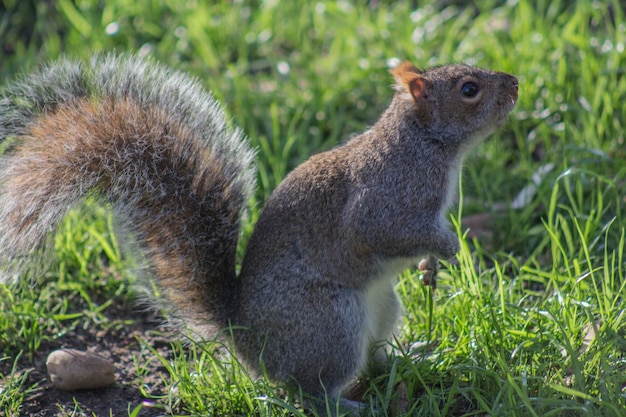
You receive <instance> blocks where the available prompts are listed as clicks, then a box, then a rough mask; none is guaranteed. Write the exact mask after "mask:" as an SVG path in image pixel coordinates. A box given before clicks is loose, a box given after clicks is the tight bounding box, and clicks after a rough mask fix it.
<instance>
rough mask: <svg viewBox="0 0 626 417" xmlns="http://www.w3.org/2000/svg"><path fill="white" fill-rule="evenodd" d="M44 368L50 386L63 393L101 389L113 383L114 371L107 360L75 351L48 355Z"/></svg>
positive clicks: (64, 350)
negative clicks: (50, 382) (48, 376)
mask: <svg viewBox="0 0 626 417" xmlns="http://www.w3.org/2000/svg"><path fill="white" fill-rule="evenodd" d="M46 368H47V369H48V374H49V375H50V380H51V381H52V385H54V386H55V387H56V388H58V389H60V390H63V391H74V390H79V389H96V388H102V387H106V386H108V385H111V384H112V383H113V382H115V369H114V368H113V364H112V363H111V362H110V361H109V360H107V359H105V358H103V357H101V356H98V355H96V354H94V353H89V352H83V351H80V350H76V349H59V350H55V351H54V352H52V353H50V354H49V355H48V359H47V360H46Z"/></svg>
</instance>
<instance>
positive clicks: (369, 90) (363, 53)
mask: <svg viewBox="0 0 626 417" xmlns="http://www.w3.org/2000/svg"><path fill="white" fill-rule="evenodd" d="M411 3H413V2H387V1H382V2H370V3H369V4H367V3H365V2H347V1H338V2H331V1H318V2H295V1H278V0H274V1H265V2H257V1H233V2H230V1H229V2H209V1H198V2H182V1H173V0H171V1H165V2H162V1H145V2H133V1H129V0H112V1H107V2H106V6H102V5H103V4H104V3H103V2H98V1H94V0H74V1H72V0H57V1H56V2H25V1H4V2H3V3H2V4H3V5H4V6H0V7H4V8H0V39H2V41H0V43H2V46H3V48H2V50H3V51H4V52H3V53H2V54H0V55H1V56H0V77H1V78H0V79H2V80H4V79H5V78H7V77H12V76H13V75H14V74H15V73H16V72H17V71H18V70H20V71H21V70H23V69H26V68H28V67H30V66H33V65H36V64H37V63H39V62H42V61H45V60H48V59H52V58H55V57H57V56H59V55H60V54H69V55H72V56H78V57H85V56H88V55H89V54H90V53H92V52H94V51H103V50H117V51H122V50H135V51H140V53H142V54H149V55H152V56H154V57H155V58H156V59H158V60H160V61H163V62H165V63H168V64H170V65H172V66H174V67H176V68H179V69H183V70H186V71H188V72H190V73H192V74H194V75H195V76H197V77H198V78H200V79H201V80H202V82H203V83H204V84H205V85H206V86H207V88H209V89H211V90H213V91H214V93H215V95H216V96H217V97H218V98H219V99H220V100H221V101H222V102H223V103H224V106H225V108H226V110H227V112H228V113H229V114H230V115H232V117H233V118H234V121H235V122H236V123H237V124H239V125H240V126H241V127H242V128H243V129H244V130H245V131H246V133H247V134H248V135H249V137H250V139H251V141H252V144H253V145H254V146H255V147H256V148H257V149H258V158H257V159H258V165H259V188H258V192H257V195H256V198H255V201H253V202H251V215H250V218H249V221H248V222H247V223H246V225H245V227H244V229H245V233H249V232H250V231H251V230H252V227H253V223H254V220H255V219H256V217H257V215H258V211H259V209H260V207H262V206H263V201H264V200H265V199H266V198H267V197H268V195H269V193H270V192H271V190H272V189H273V188H274V187H275V186H276V185H277V184H278V183H279V182H280V181H281V180H282V178H283V177H284V176H285V175H286V173H288V172H289V171H290V170H291V169H292V168H293V167H294V166H296V165H297V164H298V163H299V162H301V161H303V160H304V159H306V158H307V157H308V156H309V155H311V154H312V153H316V152H319V151H321V150H324V149H327V148H329V147H331V146H333V145H335V144H337V143H339V142H340V141H342V140H343V139H344V138H346V137H347V136H349V135H350V134H353V133H356V132H359V131H362V130H363V129H365V128H366V127H367V126H368V124H371V123H373V122H374V121H375V119H376V117H377V116H378V115H379V114H380V112H381V111H382V110H383V109H384V108H385V106H386V104H387V103H388V101H389V100H390V98H391V95H392V90H391V88H390V85H391V77H390V76H389V74H388V73H387V70H388V68H389V65H390V64H391V63H393V62H397V61H398V60H400V59H405V58H406V59H410V60H411V61H413V62H414V63H415V64H416V65H417V66H420V67H427V66H431V65H436V64H442V63H446V62H453V61H454V62H459V61H461V62H470V63H473V64H476V65H478V66H483V67H489V68H493V69H497V70H503V71H507V72H511V73H513V74H515V75H517V76H518V78H519V80H520V98H519V102H518V104H517V107H516V109H515V110H514V112H513V114H512V116H511V117H510V120H509V122H508V123H507V125H506V126H505V127H504V128H503V129H501V131H500V132H498V133H496V134H495V135H493V136H492V138H490V139H489V140H488V141H487V142H486V143H485V144H483V145H482V146H481V147H480V148H479V149H478V150H477V151H476V152H475V153H473V154H472V155H471V156H470V157H469V158H468V159H467V161H466V164H465V168H464V170H463V182H462V200H461V201H462V202H463V204H462V205H461V206H460V207H459V208H458V209H455V210H453V213H452V215H451V217H452V220H453V221H454V223H455V226H456V230H457V232H458V234H459V237H460V238H461V239H462V249H461V251H460V253H459V254H458V257H457V259H456V261H454V262H451V263H450V264H446V265H445V266H446V268H444V269H443V270H442V272H441V276H440V280H439V282H440V285H439V288H438V289H437V291H436V292H435V293H434V294H432V293H430V292H429V290H428V289H426V288H424V287H422V286H421V285H420V283H419V281H420V280H419V276H418V275H417V273H416V272H415V271H410V272H406V273H404V274H403V275H402V276H401V277H400V279H399V284H398V290H399V292H400V294H401V296H402V299H403V301H404V304H405V308H406V317H405V319H404V321H403V323H402V327H401V330H400V332H399V333H398V337H397V339H396V340H394V341H391V344H392V345H394V346H395V347H396V349H395V352H394V353H395V354H394V356H393V358H390V360H389V363H388V366H387V368H386V369H385V372H384V373H383V374H382V375H379V376H375V377H374V376H372V377H371V378H369V379H367V386H368V392H367V396H368V409H369V410H376V411H377V412H379V413H384V412H386V411H388V410H391V409H393V407H394V404H396V402H397V401H396V398H395V397H397V395H398V394H397V393H398V390H397V386H398V383H400V382H402V383H403V384H404V386H405V387H406V389H407V397H408V403H409V404H410V411H409V413H408V414H407V415H413V416H485V415H490V416H622V415H626V411H624V410H626V301H625V297H626V279H625V278H626V277H625V274H626V259H625V257H626V256H625V254H624V252H625V250H626V249H625V246H626V211H625V210H624V208H623V207H624V206H625V205H626V200H625V195H626V145H625V143H624V131H625V130H626V129H625V127H626V126H624V124H625V123H626V107H624V105H623V103H624V102H625V101H626V76H625V72H626V52H625V46H626V18H625V16H624V6H623V3H622V2H620V1H617V0H615V1H596V2H589V1H583V0H579V1H574V2H571V1H537V2H531V1H529V0H512V1H506V2H505V1H495V0H494V1H490V0H482V1H478V2H475V3H473V4H472V6H467V7H466V6H462V5H459V6H449V7H446V8H445V9H443V10H442V9H441V7H440V6H438V4H441V3H443V2H432V4H428V2H419V3H420V7H419V8H415V6H413V5H412V4H411ZM453 3H454V2H453ZM456 3H459V4H462V3H463V2H456ZM102 7H103V8H102ZM32 15H34V16H37V19H35V20H34V23H31V22H33V20H30V19H26V18H25V16H32ZM16 22H17V23H16ZM26 35H28V36H26ZM12 51H13V52H12ZM546 166H550V167H551V169H550V170H548V172H547V173H546V174H545V175H543V176H542V178H541V180H540V181H537V183H535V182H534V180H533V175H535V174H536V173H537V172H538V171H539V170H540V168H541V167H546ZM529 185H533V187H534V188H533V190H534V191H533V193H532V195H531V196H530V197H529V198H528V200H527V201H525V202H524V204H523V205H521V207H518V208H511V207H510V206H509V203H510V202H512V201H514V200H515V199H516V197H518V195H519V193H520V192H521V190H522V189H523V188H524V187H527V186H529ZM474 213H489V214H491V215H492V216H493V219H492V221H491V227H490V231H491V232H492V236H491V238H486V237H479V238H469V237H468V235H467V234H466V230H465V228H464V227H463V226H461V225H460V224H461V223H460V219H461V218H464V217H467V216H469V215H471V214H474ZM85 216H86V217H85ZM112 230H113V229H112V225H111V218H110V216H109V215H108V213H107V212H106V210H105V209H102V208H96V207H94V206H93V205H90V206H88V207H87V208H86V209H84V210H83V211H81V212H79V213H78V212H77V213H73V214H72V215H71V216H70V218H68V220H67V222H66V223H65V225H64V226H63V227H62V228H61V230H59V233H58V234H57V236H56V239H55V256H54V259H55V261H54V262H50V266H49V267H48V268H47V269H46V271H45V273H44V274H43V276H41V279H40V280H38V282H37V283H36V284H33V283H20V284H19V285H18V286H17V287H14V286H11V287H7V286H0V310H1V311H2V314H1V315H0V358H2V360H3V361H8V363H13V362H14V363H15V366H14V367H9V368H14V369H13V370H12V371H10V372H9V373H7V374H5V375H0V391H1V394H2V395H0V398H1V399H0V406H1V407H2V408H3V409H0V414H2V413H3V412H4V413H5V414H6V415H11V416H12V415H19V411H18V410H19V407H20V403H21V402H22V401H24V399H25V398H26V397H27V395H28V394H29V392H31V391H33V390H35V391H36V390H37V389H38V388H37V387H36V386H33V387H23V383H24V381H25V378H24V375H25V374H24V371H25V370H26V371H27V370H28V368H29V366H31V365H30V361H29V360H30V359H29V358H32V357H33V355H34V354H36V353H37V352H39V353H41V354H44V355H45V352H40V351H39V348H40V346H41V344H42V343H43V342H46V341H50V340H55V339H57V338H59V337H62V336H63V335H65V334H67V333H69V332H71V331H72V329H74V328H76V327H78V326H83V327H84V326H101V327H106V326H116V325H123V323H115V322H111V320H110V319H108V316H107V311H108V309H110V308H111V305H112V304H114V303H122V304H126V303H131V299H132V298H133V296H132V294H131V293H130V291H129V287H130V285H129V281H132V265H130V266H129V265H128V262H130V260H129V259H127V258H126V257H125V256H124V255H123V253H122V251H121V250H120V248H119V246H120V245H119V243H118V242H117V240H116V238H115V235H114V234H113V232H112ZM244 243H245V239H244ZM242 250H243V249H242ZM129 271H131V272H129ZM416 342H420V343H416ZM227 350H228V349H227V346H213V345H191V346H188V347H184V346H182V345H180V344H178V343H174V344H173V345H172V348H171V354H172V358H173V359H165V358H164V357H163V356H161V355H160V354H159V353H158V352H157V351H154V350H153V351H151V350H150V349H149V346H145V349H143V350H142V351H141V352H137V361H136V367H137V369H138V371H137V373H138V375H143V374H142V372H143V371H142V369H143V367H145V364H146V363H147V362H148V361H151V360H155V358H156V359H157V360H158V359H160V360H162V364H163V366H164V368H165V370H166V372H165V374H164V375H163V380H164V384H165V386H166V387H167V389H166V390H165V392H164V393H162V394H160V395H159V396H157V397H156V398H153V401H154V402H155V403H156V404H157V405H158V406H160V407H162V409H163V411H164V413H168V414H169V413H173V414H191V415H207V414H214V415H232V416H235V415H248V414H252V415H263V416H265V415H268V416H269V415H290V414H292V413H293V412H296V413H299V412H298V411H297V410H296V409H294V408H293V407H294V404H293V402H292V398H294V395H293V393H289V392H286V391H283V390H282V387H276V386H274V385H271V384H269V383H268V382H267V381H264V380H252V379H251V378H250V377H249V376H248V375H247V374H246V372H245V369H243V368H242V367H241V366H240V365H239V364H238V363H237V362H236V360H234V359H232V358H231V357H230V356H229V355H228V354H227ZM5 358H6V359H5ZM12 361H13V362H12ZM137 389H141V390H144V389H145V388H144V386H143V384H141V383H140V382H139V383H138V388H137ZM145 394H146V395H148V396H149V395H153V394H151V392H149V390H145ZM140 407H141V406H140V405H137V404H132V405H129V415H141V409H140ZM77 408H78V409H80V406H79V405H77ZM371 415H374V413H373V412H372V413H371Z"/></svg>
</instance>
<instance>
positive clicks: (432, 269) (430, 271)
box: [417, 255, 439, 290]
mask: <svg viewBox="0 0 626 417" xmlns="http://www.w3.org/2000/svg"><path fill="white" fill-rule="evenodd" d="M417 269H419V270H420V271H421V272H422V285H428V286H430V287H431V288H432V289H433V290H436V289H437V273H439V261H438V260H437V258H435V257H434V256H430V255H429V256H428V257H426V258H424V259H422V260H421V261H420V263H419V264H418V265H417Z"/></svg>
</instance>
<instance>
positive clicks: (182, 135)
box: [0, 55, 518, 400]
mask: <svg viewBox="0 0 626 417" xmlns="http://www.w3.org/2000/svg"><path fill="white" fill-rule="evenodd" d="M391 73H392V75H393V77H394V79H395V95H394V97H393V99H392V101H391V103H390V105H389V107H388V109H387V110H386V111H385V112H384V113H383V114H382V116H381V117H380V119H379V120H378V121H377V122H376V123H375V124H374V125H373V126H372V127H371V128H370V129H368V130H367V131H365V132H364V133H362V134H360V135H358V136H355V137H353V138H352V139H350V140H349V141H348V142H346V143H345V144H343V145H341V146H338V147H336V148H334V149H331V150H329V151H326V152H323V153H320V154H317V155H314V156H312V157H311V158H310V159H309V160H307V161H306V162H304V163H302V164H301V165H300V166H298V167H297V168H296V169H295V170H294V171H293V172H291V173H290V174H289V175H288V176H287V177H286V178H285V180H284V181H283V182H282V183H281V184H280V185H279V186H278V187H277V188H276V190H274V192H273V193H272V195H271V197H270V198H269V200H268V201H267V204H266V205H265V207H264V208H263V210H262V212H261V215H260V217H259V219H258V222H257V224H256V226H255V229H254V232H253V233H252V235H251V237H250V239H249V242H248V244H247V251H246V254H245V256H244V258H243V261H242V265H241V271H240V273H239V274H238V275H237V273H236V269H235V262H236V259H235V257H236V247H237V241H238V237H239V233H240V223H241V217H242V214H243V212H244V210H245V208H246V206H247V202H248V201H249V199H250V197H251V195H252V193H253V192H254V189H255V176H256V173H255V169H254V164H253V159H254V152H253V150H252V149H251V147H250V145H249V144H248V143H247V141H246V139H245V138H244V135H243V133H242V131H241V130H240V129H238V128H233V127H232V123H231V122H230V120H228V119H227V118H226V116H225V115H224V112H223V111H222V109H221V107H220V105H219V103H218V102H217V101H216V100H215V99H214V98H213V96H212V95H211V94H210V93H208V92H206V91H205V90H204V89H203V88H202V87H201V85H200V83H199V82H197V81H196V80H194V79H191V78H190V77H189V76H187V75H185V74H183V73H180V72H176V71H173V70H170V69H168V68H167V67H164V66H162V65H159V64H156V63H153V62H148V61H147V60H144V59H141V58H138V57H134V56H128V55H99V56H95V57H93V58H92V59H91V60H90V61H72V60H67V59H66V60H60V61H58V62H55V63H53V64H50V65H48V66H45V67H42V68H40V69H39V70H37V71H35V72H34V73H32V74H30V75H27V76H25V77H23V78H22V79H20V80H18V81H15V82H12V83H9V84H8V85H7V86H5V87H4V88H3V90H2V92H1V93H0V150H2V149H4V151H3V153H2V155H0V248H2V251H1V252H0V281H4V282H11V281H15V280H17V279H24V275H28V274H27V272H26V271H30V270H31V266H32V265H34V264H35V263H36V262H35V259H34V258H36V257H37V255H38V254H40V253H41V249H42V248H44V247H45V246H46V242H47V241H49V239H48V237H49V235H50V231H52V230H54V228H55V226H56V225H57V224H58V223H59V222H60V221H61V220H62V219H63V218H64V216H65V215H66V214H67V212H68V211H69V210H70V209H71V208H72V207H74V206H75V205H76V204H77V203H79V202H80V201H81V200H82V199H83V198H84V197H85V196H86V195H92V194H96V195H99V196H100V197H101V198H102V199H103V200H104V201H106V202H108V203H110V205H111V207H112V209H113V210H114V213H115V215H116V217H117V218H118V219H119V220H120V221H121V223H122V224H123V226H124V228H125V229H126V230H128V232H129V233H132V235H133V237H134V241H135V242H136V243H137V246H138V248H139V249H140V250H141V254H142V259H145V262H146V274H145V275H146V276H149V277H150V278H151V279H153V280H154V282H155V284H156V286H157V288H158V290H159V292H160V294H161V297H160V298H161V299H160V300H159V303H160V305H161V306H162V307H164V308H165V309H166V310H168V311H169V314H170V316H171V317H172V319H173V320H180V321H182V322H184V324H185V325H186V326H188V327H189V328H191V329H192V330H193V332H195V333H197V334H198V335H199V336H200V337H202V338H213V337H216V336H218V335H220V334H222V333H226V334H229V335H230V334H231V333H232V337H233V341H234V347H235V351H236V354H237V356H238V358H240V360H241V361H242V362H243V363H245V364H246V365H247V367H248V368H249V369H250V370H251V371H252V372H256V373H260V371H261V369H263V370H264V371H265V372H266V374H267V375H268V376H269V377H270V378H271V379H273V380H275V381H279V382H283V383H286V384H293V385H296V386H299V387H301V389H302V390H303V391H304V392H307V393H309V394H311V395H313V396H314V397H323V396H324V395H325V394H327V395H329V396H330V397H331V398H333V399H337V400H339V398H340V397H341V393H342V390H343V389H344V388H346V386H347V384H349V383H350V381H351V380H352V379H353V378H354V377H355V376H356V375H358V373H359V372H360V371H362V370H363V368H364V366H365V364H366V362H367V361H368V354H369V352H370V348H371V347H372V346H374V344H376V343H377V342H380V341H383V340H385V339H387V338H388V337H390V336H391V334H392V332H393V330H394V327H395V325H396V322H397V320H398V317H399V314H400V310H401V308H400V303H399V301H398V298H397V295H396V292H395V290H394V282H395V279H396V276H397V274H398V273H400V272H401V271H403V270H405V269H407V268H410V267H412V266H415V265H416V264H417V263H418V262H419V268H420V269H422V270H423V271H424V272H425V281H426V283H429V284H431V285H433V286H434V285H435V280H436V273H437V263H438V259H449V258H452V257H453V256H455V254H456V252H457V251H458V249H459V243H458V238H457V236H456V235H455V233H453V232H452V231H450V230H449V226H448V224H447V222H446V220H445V216H446V210H447V208H448V207H449V205H450V204H451V202H452V200H453V199H454V196H455V193H456V188H457V182H458V175H459V170H460V167H461V163H462V159H463V157H464V155H465V154H466V153H467V152H468V151H469V150H470V149H471V148H472V147H473V146H475V145H476V144H478V143H479V142H480V141H481V140H482V139H484V138H485V137H486V136H487V135H489V134H491V133H492V132H493V131H494V130H495V129H496V128H498V127H499V126H501V125H502V124H504V122H505V121H506V119H507V115H508V113H509V112H510V111H511V110H512V109H513V107H514V106H515V103H516V100H517V94H518V82H517V79H516V78H515V77H514V76H512V75H508V74H505V73H501V72H493V71H488V70H481V69H477V68H474V67H471V66H467V65H446V66H439V67H435V68H432V69H428V70H423V71H421V70H418V69H417V68H416V67H414V66H413V65H412V64H410V63H408V62H405V63H402V64H401V65H399V66H398V67H396V68H394V69H393V70H391ZM0 152H2V151H0ZM420 260H422V261H421V262H420Z"/></svg>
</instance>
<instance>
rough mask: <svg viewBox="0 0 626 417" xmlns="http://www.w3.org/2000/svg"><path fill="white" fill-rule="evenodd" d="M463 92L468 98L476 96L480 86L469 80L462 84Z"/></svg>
mask: <svg viewBox="0 0 626 417" xmlns="http://www.w3.org/2000/svg"><path fill="white" fill-rule="evenodd" d="M461 94H463V95H464V96H465V97H467V98H472V97H475V96H476V94H478V86H477V85H476V84H475V83H473V82H471V81H469V82H466V83H465V84H463V85H462V86H461Z"/></svg>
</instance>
